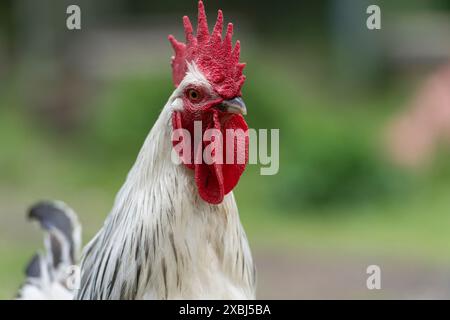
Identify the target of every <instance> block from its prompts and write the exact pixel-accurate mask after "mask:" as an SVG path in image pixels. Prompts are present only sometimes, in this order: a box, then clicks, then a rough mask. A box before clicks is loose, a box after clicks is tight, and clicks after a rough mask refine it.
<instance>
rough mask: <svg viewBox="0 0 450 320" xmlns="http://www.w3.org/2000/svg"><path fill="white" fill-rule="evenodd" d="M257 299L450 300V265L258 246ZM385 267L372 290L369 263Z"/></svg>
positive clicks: (256, 253) (382, 268) (256, 256)
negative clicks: (270, 249)
mask: <svg viewBox="0 0 450 320" xmlns="http://www.w3.org/2000/svg"><path fill="white" fill-rule="evenodd" d="M254 255H255V262H256V264H257V268H258V295H257V298H258V299H450V267H448V268H447V267H443V266H433V265H427V264H424V263H423V262H422V263H420V262H418V261H414V260H410V261H408V260H405V259H386V258H384V259H381V258H374V257H358V256H339V255H336V254H330V255H323V254H322V253H321V254H320V255H317V254H314V253H311V252H297V253H295V254H286V253H275V252H268V251H256V252H255V254H254ZM373 264H376V265H378V266H379V267H380V268H381V289H380V290H369V289H367V286H366V280H367V278H368V277H369V275H368V274H367V273H366V269H367V266H369V265H373Z"/></svg>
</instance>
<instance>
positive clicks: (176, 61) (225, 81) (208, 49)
mask: <svg viewBox="0 0 450 320" xmlns="http://www.w3.org/2000/svg"><path fill="white" fill-rule="evenodd" d="M183 24H184V31H185V33H186V43H182V42H179V41H177V40H176V39H175V38H174V37H173V36H172V35H170V36H169V41H170V43H171V44H172V47H173V49H174V50H175V56H174V57H172V63H171V64H172V75H173V82H174V84H175V86H178V85H179V84H180V82H181V81H182V80H183V78H184V76H185V74H186V71H187V63H188V62H195V64H196V65H197V67H198V68H199V69H200V70H201V71H202V72H203V74H204V75H205V76H206V78H207V79H208V81H210V82H211V84H212V85H213V86H214V89H215V90H216V91H217V92H218V93H219V94H220V95H221V96H223V97H224V98H233V97H235V96H239V95H240V94H241V87H242V85H243V84H244V81H245V76H244V75H243V74H242V70H243V69H244V67H245V63H240V62H239V54H240V44H239V41H237V42H236V45H235V46H234V48H232V43H231V37H232V35H233V24H232V23H229V24H228V26H227V31H226V34H225V38H224V39H222V29H223V15H222V11H221V10H219V12H218V15H217V21H216V24H215V26H214V30H213V32H212V33H211V34H210V33H209V30H208V23H207V21H206V14H205V7H204V6H203V1H201V0H200V1H199V2H198V26H197V35H196V36H194V34H193V28H192V24H191V22H190V20H189V18H188V17H187V16H184V17H183Z"/></svg>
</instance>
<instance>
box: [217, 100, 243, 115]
mask: <svg viewBox="0 0 450 320" xmlns="http://www.w3.org/2000/svg"><path fill="white" fill-rule="evenodd" d="M220 109H221V110H222V111H225V112H229V113H237V114H242V115H244V116H245V115H246V114H247V107H246V106H245V103H244V100H242V98H241V97H236V98H233V99H230V100H224V101H222V103H221V104H220Z"/></svg>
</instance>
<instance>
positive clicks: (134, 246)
mask: <svg viewBox="0 0 450 320" xmlns="http://www.w3.org/2000/svg"><path fill="white" fill-rule="evenodd" d="M175 92H176V91H175ZM174 96H175V93H174V95H172V97H171V98H170V99H169V101H168V103H167V104H166V106H165V107H164V109H163V110H162V112H161V115H160V117H159V118H158V120H157V121H156V123H155V125H154V127H153V129H152V130H151V132H150V134H149V135H148V136H147V138H146V140H145V142H144V145H143V147H142V149H141V151H140V153H139V155H138V157H137V160H136V163H135V164H134V166H133V168H132V169H131V171H130V172H129V174H128V177H127V179H126V182H125V184H124V185H123V186H122V188H121V190H120V191H119V193H118V194H117V197H116V200H115V203H114V206H113V209H112V211H111V213H110V215H109V217H108V218H107V220H106V222H105V225H104V226H103V228H102V229H101V230H100V231H99V233H98V234H97V235H96V237H95V238H94V239H93V240H92V241H91V242H90V243H89V244H88V246H87V247H86V248H85V251H84V254H83V262H82V281H81V289H80V290H79V292H78V298H81V299H141V298H154V299H167V298H169V299H171V298H185V299H195V298H204V299H211V298H218V299H220V298H229V299H230V298H241V299H246V298H254V294H255V277H254V267H253V262H252V258H251V254H250V250H249V247H248V243H247V239H246V236H245V233H244V231H243V228H242V226H241V224H240V221H239V215H238V210H237V206H236V203H235V200H234V197H233V194H232V193H230V194H228V195H227V196H226V197H225V199H224V201H223V203H222V204H220V205H211V204H208V203H206V202H205V201H203V200H202V199H201V198H200V197H199V195H198V192H197V189H196V186H195V183H194V178H193V171H191V170H189V169H187V168H185V166H184V165H177V164H175V163H173V162H172V161H171V150H172V145H171V132H172V131H171V130H172V129H171V128H172V125H171V116H172V112H173V110H174V106H175V107H176V103H174V101H175V100H176V99H174Z"/></svg>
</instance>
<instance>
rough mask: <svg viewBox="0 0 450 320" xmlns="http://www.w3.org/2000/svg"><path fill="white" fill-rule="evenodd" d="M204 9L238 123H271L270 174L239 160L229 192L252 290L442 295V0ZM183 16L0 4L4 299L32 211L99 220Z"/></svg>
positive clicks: (447, 81)
mask: <svg viewBox="0 0 450 320" xmlns="http://www.w3.org/2000/svg"><path fill="white" fill-rule="evenodd" d="M69 4H78V5H79V6H80V7H81V11H82V30H80V31H69V30H67V29H66V18H67V15H66V13H65V12H66V8H67V6H68V5H69ZM370 4H377V5H379V6H380V8H381V14H382V15H381V19H382V20H381V21H382V29H381V30H368V29H367V27H366V19H367V18H368V14H367V13H366V8H367V7H368V6H369V5H370ZM205 5H206V9H207V12H208V14H209V21H210V25H211V24H212V21H213V20H214V19H215V15H216V12H217V9H219V8H222V9H223V10H224V15H225V20H226V21H232V22H233V23H234V25H235V39H240V40H241V43H242V58H241V60H242V61H245V62H247V67H246V69H245V74H246V75H247V81H246V84H245V85H244V88H243V95H244V98H245V101H246V104H247V107H248V110H249V114H248V116H247V118H246V119H247V121H248V123H249V126H250V127H253V128H257V129H258V128H269V129H270V128H278V129H280V171H279V173H278V174H277V175H274V176H261V175H260V174H259V169H260V167H259V166H258V165H250V166H248V169H247V170H246V172H245V174H244V176H243V177H242V179H241V181H240V183H239V185H238V187H237V188H236V189H235V195H236V198H237V201H238V205H239V208H240V212H241V219H242V221H243V224H244V227H245V229H246V231H247V233H248V236H249V240H250V243H251V246H252V249H253V251H254V254H255V257H256V263H257V267H258V270H259V277H258V281H259V297H260V298H345V299H347V298H428V297H430V298H450V165H449V161H448V160H449V156H450V153H449V149H448V142H449V137H450V134H449V132H450V116H447V117H448V118H449V121H448V122H449V125H448V126H447V125H446V122H445V119H446V118H445V117H446V113H445V111H446V110H449V111H450V98H449V95H450V75H449V72H448V68H449V67H448V64H449V58H450V1H445V0H429V1H420V0H409V1H405V0H403V1H402V0H399V1H367V0H326V1H325V0H324V1H312V0H310V1H294V0H290V1H283V2H279V3H277V2H273V1H256V0H255V1H253V0H247V1H237V0H227V1H208V0H206V1H205ZM184 14H188V15H189V16H190V17H191V19H195V16H196V1H194V0H192V1H175V0H168V1H159V2H156V1H145V0H132V1H125V0H120V1H119V0H115V1H106V0H101V1H95V2H94V1H88V0H85V1H81V0H80V1H76V0H73V1H65V0H64V1H56V0H41V1H34V0H14V1H13V0H4V1H2V2H1V3H0V298H3V299H8V298H11V297H13V296H14V295H15V292H16V290H17V288H18V287H19V285H20V284H21V282H22V281H23V270H24V267H25V265H26V263H27V261H28V259H29V258H30V257H31V255H32V254H33V253H34V252H35V251H36V249H38V248H42V245H41V242H42V240H41V239H42V236H41V234H40V231H39V230H38V228H36V227H35V228H34V227H33V226H32V225H30V224H29V223H28V222H27V221H26V219H25V215H26V210H27V208H28V207H29V206H30V205H31V204H33V203H34V202H36V201H38V200H42V199H61V200H64V201H65V202H66V203H68V204H69V205H70V206H71V207H73V208H74V209H75V210H76V211H77V213H78V214H79V216H80V219H81V221H82V224H83V227H84V234H83V239H84V241H85V242H87V241H88V240H89V239H90V238H91V237H92V236H93V235H94V234H95V233H96V231H97V230H98V229H99V228H100V227H101V225H102V223H103V221H104V219H105V217H106V215H107V214H108V211H109V210H110V208H111V206H112V203H113V199H114V196H115V193H116V192H117V191H118V189H119V188H120V186H121V184H122V183H123V181H124V179H125V176H126V174H127V172H128V170H129V169H130V168H131V166H132V164H133V162H134V160H135V158H136V155H137V153H138V151H139V148H140V146H141V144H142V143H143V141H144V138H145V136H146V135H147V133H148V132H149V130H150V129H151V127H152V126H153V123H154V121H155V119H156V117H157V116H158V114H159V112H160V110H161V108H162V107H163V106H164V104H165V102H166V100H167V99H168V97H169V96H170V94H171V92H172V90H173V84H172V82H171V70H170V65H169V60H170V56H171V55H172V51H171V47H170V45H169V43H168V41H167V35H168V34H170V33H172V34H174V35H175V36H176V37H177V38H178V39H183V37H182V34H183V30H182V22H181V17H182V15H184ZM442 88H443V89H442ZM446 88H447V89H446ZM446 92H449V93H448V95H446ZM435 93H436V94H435ZM421 97H422V98H421ZM436 110H438V111H436ZM439 110H440V111H439ZM439 112H441V113H439ZM433 117H434V118H433ZM436 119H437V120H436ZM405 123H406V124H405ZM405 128H406V129H405ZM421 137H428V139H427V140H426V141H425V142H423V143H419V142H421V141H422V140H423V139H422V140H421ZM370 264H377V265H379V266H380V267H381V270H382V290H378V291H377V290H375V291H369V290H367V288H366V278H367V275H366V267H367V266H368V265H370Z"/></svg>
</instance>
